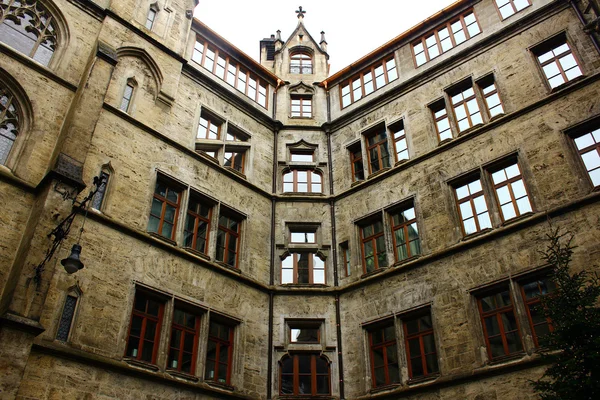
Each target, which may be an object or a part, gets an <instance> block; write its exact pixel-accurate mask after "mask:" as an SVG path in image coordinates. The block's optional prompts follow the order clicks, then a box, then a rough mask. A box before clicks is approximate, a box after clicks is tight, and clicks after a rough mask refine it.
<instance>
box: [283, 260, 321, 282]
mask: <svg viewBox="0 0 600 400" xmlns="http://www.w3.org/2000/svg"><path fill="white" fill-rule="evenodd" d="M303 255H305V256H307V257H308V259H307V263H306V267H304V268H301V265H300V258H301V256H303ZM289 257H292V268H289V267H286V266H284V261H286V260H287V259H288V258H289ZM315 257H317V258H319V259H320V260H321V261H322V262H323V268H315V262H314V260H315ZM289 270H292V282H284V281H283V273H284V271H289ZM301 270H305V271H306V273H307V275H306V276H307V277H308V282H299V277H300V276H301V275H300V272H301ZM319 270H323V282H316V283H315V271H319ZM281 276H282V280H281V283H282V284H289V283H292V284H306V285H317V284H320V285H325V284H326V283H327V274H326V265H325V260H322V259H321V258H320V257H319V256H318V255H316V254H314V253H292V254H290V255H288V256H287V257H286V258H284V259H283V260H281Z"/></svg>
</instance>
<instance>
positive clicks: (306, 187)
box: [283, 169, 323, 193]
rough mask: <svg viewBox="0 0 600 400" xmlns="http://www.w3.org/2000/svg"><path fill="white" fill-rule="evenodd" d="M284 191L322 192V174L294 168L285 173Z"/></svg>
mask: <svg viewBox="0 0 600 400" xmlns="http://www.w3.org/2000/svg"><path fill="white" fill-rule="evenodd" d="M283 191H284V192H294V193H322V192H323V182H322V178H321V174H320V173H319V172H315V171H302V170H297V169H293V170H291V171H289V172H286V173H285V174H283Z"/></svg>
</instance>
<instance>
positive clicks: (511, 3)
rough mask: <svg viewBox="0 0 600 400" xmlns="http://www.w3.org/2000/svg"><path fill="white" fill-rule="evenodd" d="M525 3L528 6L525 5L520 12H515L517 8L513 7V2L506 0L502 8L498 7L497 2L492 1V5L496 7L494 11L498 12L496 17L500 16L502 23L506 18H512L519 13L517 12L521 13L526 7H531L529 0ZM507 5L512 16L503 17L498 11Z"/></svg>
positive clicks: (512, 0) (496, 0)
mask: <svg viewBox="0 0 600 400" xmlns="http://www.w3.org/2000/svg"><path fill="white" fill-rule="evenodd" d="M526 1H527V3H528V4H527V5H526V6H525V7H523V8H521V9H520V10H517V7H516V6H515V2H514V0H506V3H504V4H503V5H502V6H498V0H495V1H494V5H495V6H496V10H498V15H499V16H500V19H501V20H502V21H504V20H506V19H508V18H510V17H512V16H513V15H515V14H517V13H519V12H521V11H523V10H524V9H526V8H527V7H530V6H531V0H526ZM507 5H510V6H511V9H512V14H510V15H507V16H506V17H505V16H504V15H502V11H500V9H501V8H504V7H506V6H507Z"/></svg>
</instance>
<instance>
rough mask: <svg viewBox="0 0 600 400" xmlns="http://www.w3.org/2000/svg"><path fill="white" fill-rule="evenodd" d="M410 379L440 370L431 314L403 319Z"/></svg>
mask: <svg viewBox="0 0 600 400" xmlns="http://www.w3.org/2000/svg"><path fill="white" fill-rule="evenodd" d="M403 322H404V323H403V325H404V342H405V347H406V359H407V361H408V377H409V379H415V378H421V377H427V376H429V375H431V374H437V373H438V372H439V366H438V360H437V352H436V349H435V339H434V337H433V324H432V323H431V314H430V313H429V312H427V314H424V315H420V316H417V317H411V318H407V319H406V320H403Z"/></svg>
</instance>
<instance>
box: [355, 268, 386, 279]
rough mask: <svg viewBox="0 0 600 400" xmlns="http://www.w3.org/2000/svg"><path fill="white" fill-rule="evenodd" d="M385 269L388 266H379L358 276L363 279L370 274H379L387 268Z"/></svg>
mask: <svg viewBox="0 0 600 400" xmlns="http://www.w3.org/2000/svg"><path fill="white" fill-rule="evenodd" d="M387 269H388V267H381V268H377V269H376V270H374V271H371V272H367V273H365V274H362V275H361V276H360V279H364V278H368V277H370V276H373V275H377V274H380V273H382V272H383V271H385V270H387Z"/></svg>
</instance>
